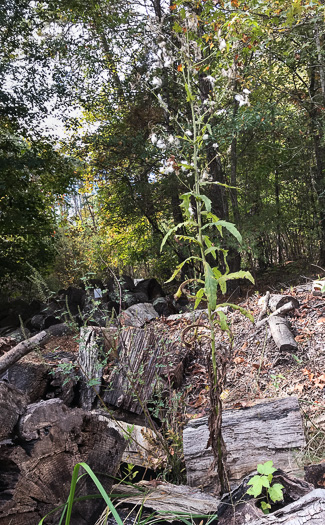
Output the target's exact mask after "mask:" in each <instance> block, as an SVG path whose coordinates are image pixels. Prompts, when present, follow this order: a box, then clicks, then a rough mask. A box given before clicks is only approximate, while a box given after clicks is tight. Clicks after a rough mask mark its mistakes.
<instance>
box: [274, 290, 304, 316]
mask: <svg viewBox="0 0 325 525" xmlns="http://www.w3.org/2000/svg"><path fill="white" fill-rule="evenodd" d="M287 303H292V305H293V308H299V301H298V299H296V298H295V297H292V296H291V295H281V294H272V295H270V299H269V308H270V310H271V312H275V311H276V310H278V309H279V308H281V306H283V305H285V304H287Z"/></svg>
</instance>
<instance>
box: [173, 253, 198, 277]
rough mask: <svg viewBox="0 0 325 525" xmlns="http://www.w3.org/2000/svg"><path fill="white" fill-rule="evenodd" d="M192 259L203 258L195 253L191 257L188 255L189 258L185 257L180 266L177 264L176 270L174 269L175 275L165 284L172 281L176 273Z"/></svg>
mask: <svg viewBox="0 0 325 525" xmlns="http://www.w3.org/2000/svg"><path fill="white" fill-rule="evenodd" d="M191 259H196V260H198V261H201V258H200V257H195V256H194V255H192V256H191V257H188V258H187V259H185V261H182V262H181V263H180V264H179V265H178V266H176V270H175V271H174V273H173V275H172V276H171V277H170V278H169V279H168V281H165V284H166V283H170V282H171V281H172V280H173V279H175V277H176V275H177V274H178V273H179V272H180V270H181V269H182V268H183V266H184V264H186V263H187V262H188V261H190V260H191Z"/></svg>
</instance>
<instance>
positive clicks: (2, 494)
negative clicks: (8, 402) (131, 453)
mask: <svg viewBox="0 0 325 525" xmlns="http://www.w3.org/2000/svg"><path fill="white" fill-rule="evenodd" d="M18 440H19V445H16V446H15V447H12V446H9V445H5V444H3V445H1V446H0V463H1V468H2V472H1V477H2V479H1V486H0V525H8V523H11V522H12V523H15V525H35V524H36V523H38V521H39V520H40V518H41V517H43V516H45V515H46V514H47V513H48V512H50V511H51V510H53V509H55V508H56V507H57V506H58V505H62V504H63V503H65V502H66V500H67V497H68V494H69V489H70V483H71V476H72V471H73V468H74V466H75V465H76V464H77V463H79V462H82V461H83V462H85V463H87V464H88V465H89V466H90V468H91V469H92V470H93V471H94V472H95V473H96V474H97V476H98V477H99V479H100V481H101V483H102V484H103V486H104V488H105V490H106V491H108V492H109V491H110V489H111V486H112V480H111V478H110V476H115V474H116V471H117V468H118V466H119V464H120V460H121V457H122V453H123V450H124V447H125V441H124V439H123V438H122V437H121V436H120V435H119V434H118V432H116V430H114V429H112V428H108V427H107V425H106V424H105V423H104V422H102V421H99V419H98V417H97V416H96V415H94V414H91V413H89V412H85V411H84V410H82V409H73V410H71V409H68V408H67V407H66V406H65V405H64V404H63V403H62V401H60V400H57V399H52V400H49V401H41V402H40V403H34V404H32V405H29V407H28V409H27V412H26V414H25V415H24V416H23V417H22V418H21V420H20V422H19V427H18ZM100 473H104V474H105V475H101V474H100ZM95 492H97V490H96V488H95V486H94V484H93V483H92V481H91V480H90V478H89V476H84V477H83V478H82V480H81V481H80V482H79V483H78V485H77V492H76V497H77V498H78V497H81V496H84V495H86V494H87V495H89V494H93V493H95ZM103 508H104V504H103V501H102V500H101V499H96V500H90V501H82V502H78V503H75V505H74V510H73V518H72V520H71V525H86V524H87V525H89V524H90V523H95V522H96V519H97V518H98V517H99V516H100V514H101V512H102V511H103ZM61 510H62V509H61ZM60 514H61V511H58V512H56V513H54V514H53V515H51V516H50V517H49V518H47V520H46V524H53V523H57V522H58V516H60Z"/></svg>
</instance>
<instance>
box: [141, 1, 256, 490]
mask: <svg viewBox="0 0 325 525" xmlns="http://www.w3.org/2000/svg"><path fill="white" fill-rule="evenodd" d="M182 4H183V3H182V2H178V3H177V4H175V6H174V7H175V12H176V8H177V5H178V6H179V8H180V9H179V10H178V14H177V16H176V18H175V20H176V21H175V24H174V35H176V36H177V38H176V45H174V53H175V52H176V53H177V56H178V57H179V58H178V67H177V70H178V75H179V77H178V81H177V83H178V85H182V87H183V92H184V96H185V99H186V107H187V109H184V107H183V108H182V111H183V115H184V113H185V114H186V115H188V117H187V118H185V120H184V117H183V115H182V114H181V112H179V113H177V114H176V115H175V114H173V113H172V112H171V111H170V110H169V107H168V105H167V102H165V101H164V100H163V98H162V96H161V95H160V94H158V95H157V99H158V101H159V103H160V105H161V106H162V108H163V109H164V111H165V112H166V114H168V115H169V118H170V119H173V121H174V122H175V125H176V127H177V128H178V130H179V134H178V135H177V136H176V137H171V136H170V135H167V134H166V132H164V130H163V129H162V128H160V130H157V132H156V133H154V134H153V135H152V136H151V141H152V142H153V144H155V145H157V146H158V147H159V148H161V149H164V148H163V145H164V144H165V147H166V149H167V144H171V145H174V148H175V151H174V154H173V151H171V152H170V156H169V158H168V159H167V160H165V161H163V164H164V167H163V168H162V170H161V171H162V172H164V171H165V173H171V172H172V171H173V172H174V174H175V175H176V176H177V177H178V178H179V180H180V182H181V186H183V187H184V185H185V186H187V188H188V191H186V192H185V193H183V194H182V195H181V196H180V198H181V201H182V202H181V208H182V212H183V216H184V221H183V222H181V223H179V224H177V225H176V226H174V227H173V228H171V229H170V230H169V231H168V232H167V233H166V235H165V237H164V239H163V241H162V244H161V250H162V249H163V248H164V246H165V244H166V242H167V240H168V239H169V238H170V237H171V235H173V236H174V239H175V241H176V242H182V243H184V242H185V243H188V245H189V246H190V253H191V255H190V256H189V257H187V258H186V259H185V260H184V261H182V262H181V263H180V264H179V265H178V266H177V267H176V268H175V271H174V273H173V275H172V276H171V278H170V279H169V281H167V282H170V281H172V280H173V279H174V278H175V277H176V276H177V275H178V274H179V272H181V270H182V268H183V267H184V266H185V265H186V264H188V263H192V264H193V265H194V266H195V267H196V269H197V270H196V273H197V276H195V277H194V278H192V279H187V280H186V281H185V282H183V283H182V284H181V286H180V287H179V290H178V292H177V293H176V297H180V296H181V294H182V292H183V291H184V290H186V286H188V285H193V283H195V285H196V293H195V308H197V307H198V306H199V305H200V303H201V301H205V302H206V304H207V314H206V315H205V317H204V316H203V317H202V320H204V326H205V328H207V329H208V336H206V335H205V337H208V340H209V347H210V356H209V361H210V374H209V375H210V377H209V382H210V385H209V387H210V401H211V407H212V411H211V415H210V418H209V428H210V440H209V444H210V445H211V446H212V449H213V452H214V456H215V463H214V466H213V469H211V473H210V474H211V478H212V479H214V482H215V488H216V492H219V491H221V492H225V491H226V490H227V489H228V481H227V473H226V469H225V453H226V451H225V446H224V443H223V439H222V434H221V423H222V399H221V394H222V391H223V389H224V386H225V380H226V370H227V364H228V363H229V361H230V357H231V349H232V344H233V335H232V332H231V329H230V325H229V323H228V321H227V315H226V313H225V309H223V308H222V307H226V306H228V307H231V308H233V309H236V310H239V311H240V312H241V313H242V314H243V315H244V316H246V317H248V318H249V319H250V320H251V321H253V317H252V315H251V314H250V313H249V312H247V311H246V310H245V309H244V308H241V307H240V306H238V305H235V304H230V303H221V304H218V303H217V296H218V292H221V294H222V295H224V294H225V293H226V291H227V283H228V282H229V281H232V280H234V279H243V278H244V279H249V280H250V281H251V282H252V283H254V280H253V277H252V275H251V274H250V273H249V272H247V271H243V270H240V271H236V272H231V271H230V269H229V265H228V262H227V256H228V250H227V249H226V248H225V245H224V242H223V239H222V237H223V234H224V231H225V230H226V231H227V232H229V233H230V234H231V235H232V236H233V237H234V238H235V239H236V240H237V241H238V243H241V240H242V238H241V235H240V233H239V231H238V230H237V228H236V226H235V225H234V224H233V223H230V222H228V221H227V220H224V219H222V218H220V217H217V216H216V215H215V213H213V211H212V208H213V203H212V201H211V199H210V198H209V196H208V195H207V191H206V190H207V189H208V188H209V187H211V185H221V186H223V188H224V189H225V191H227V190H228V189H233V188H230V186H228V185H226V184H221V183H220V182H218V181H215V180H212V178H211V176H210V172H209V169H210V164H211V160H210V162H208V161H207V154H206V151H207V144H208V143H210V145H211V142H212V141H215V140H216V137H215V134H216V130H215V129H214V130H212V127H211V122H212V120H213V119H214V117H215V110H211V107H215V105H216V104H217V101H218V98H219V99H221V98H222V96H223V93H222V90H221V91H220V92H215V91H213V86H214V84H215V79H214V78H212V77H210V78H209V77H208V76H207V74H206V73H202V72H204V71H207V70H208V69H209V60H211V57H212V58H213V55H214V53H213V52H212V53H210V54H206V53H205V49H204V48H205V47H207V46H206V44H205V42H204V39H203V38H202V37H201V36H200V31H201V30H200V23H199V18H198V16H197V13H196V12H195V10H193V9H192V10H191V7H190V5H187V4H184V7H182ZM201 27H202V25H201ZM161 38H162V39H163V36H161ZM168 45H169V46H170V45H171V44H170V43H169V44H168ZM160 46H161V47H162V49H163V50H165V51H164V52H166V48H167V43H166V42H165V41H164V40H162V42H160ZM204 57H207V58H204ZM174 59H175V57H174ZM202 66H204V67H202ZM202 74H203V76H204V77H205V78H204V79H203V81H204V82H208V83H209V85H210V88H211V90H210V94H209V95H208V97H207V98H206V99H205V100H202V91H201V86H202ZM200 75H201V80H200ZM153 84H154V87H155V90H156V89H159V88H160V87H161V85H162V84H163V81H162V80H161V79H160V78H159V77H158V76H157V77H155V78H154V79H153ZM154 92H155V91H154ZM211 104H212V106H211ZM212 147H214V148H215V151H216V153H215V159H216V158H217V155H218V153H217V149H218V144H217V143H216V142H214V144H213V146H212ZM180 156H182V158H183V160H182V161H180V162H179V161H178V160H177V158H178V157H180ZM182 172H183V173H186V179H185V180H184V177H182V175H181V173H182ZM191 181H192V184H191ZM216 234H217V236H219V241H216V240H215V239H216ZM212 261H213V262H212ZM198 324H200V323H198ZM193 328H196V329H197V330H198V329H199V327H198V325H197V324H196V325H193ZM201 328H202V325H201ZM220 330H221V331H222V332H223V333H224V334H227V336H228V342H227V343H226V344H222V345H221V344H217V339H216V332H217V331H220ZM188 331H189V330H188V328H187V329H186V332H187V333H188Z"/></svg>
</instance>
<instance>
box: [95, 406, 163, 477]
mask: <svg viewBox="0 0 325 525" xmlns="http://www.w3.org/2000/svg"><path fill="white" fill-rule="evenodd" d="M94 413H95V414H98V417H99V419H100V421H106V424H107V425H108V426H109V427H110V428H115V430H117V431H118V432H119V433H120V434H121V435H122V436H123V437H124V438H125V439H126V441H127V445H126V448H125V450H124V452H123V456H122V461H123V462H124V463H130V464H132V465H137V466H141V467H144V468H151V469H155V468H156V467H157V465H158V464H161V462H162V459H163V458H164V457H165V454H166V452H165V451H164V450H162V448H161V445H160V443H159V440H158V439H157V436H156V434H155V433H154V432H153V431H152V430H151V429H150V428H147V427H143V426H140V425H129V424H128V423H125V422H124V421H117V420H113V419H111V418H110V416H109V415H108V414H107V413H105V412H104V411H98V410H96V411H94Z"/></svg>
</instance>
